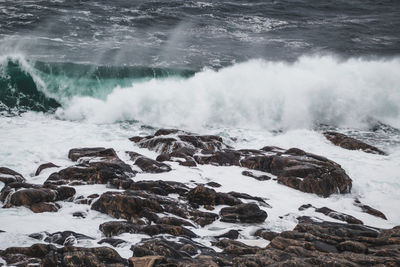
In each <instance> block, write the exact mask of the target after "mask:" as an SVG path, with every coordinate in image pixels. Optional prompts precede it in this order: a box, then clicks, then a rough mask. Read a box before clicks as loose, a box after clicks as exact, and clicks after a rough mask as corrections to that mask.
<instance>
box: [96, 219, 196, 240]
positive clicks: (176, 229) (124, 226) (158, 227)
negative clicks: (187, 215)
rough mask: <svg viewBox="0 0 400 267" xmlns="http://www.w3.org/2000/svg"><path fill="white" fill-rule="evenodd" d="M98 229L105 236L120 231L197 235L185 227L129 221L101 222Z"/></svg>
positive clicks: (152, 234)
mask: <svg viewBox="0 0 400 267" xmlns="http://www.w3.org/2000/svg"><path fill="white" fill-rule="evenodd" d="M99 229H100V231H101V232H102V233H103V234H104V235H105V236H107V237H112V236H115V235H120V234H122V233H132V234H136V233H140V234H147V235H150V236H154V235H159V234H170V235H173V236H187V237H191V238H193V237H197V235H195V234H194V233H193V232H192V231H190V230H189V229H187V228H185V227H182V226H175V225H168V224H152V225H138V224H133V223H129V222H122V221H111V222H106V223H103V224H101V225H100V226H99Z"/></svg>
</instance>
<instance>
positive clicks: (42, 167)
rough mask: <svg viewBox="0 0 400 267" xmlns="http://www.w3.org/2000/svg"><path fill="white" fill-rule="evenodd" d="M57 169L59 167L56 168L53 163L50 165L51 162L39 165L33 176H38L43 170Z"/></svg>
mask: <svg viewBox="0 0 400 267" xmlns="http://www.w3.org/2000/svg"><path fill="white" fill-rule="evenodd" d="M58 167H60V166H57V165H55V164H54V163H51V162H48V163H44V164H41V165H40V166H39V167H38V168H37V170H36V172H35V176H38V175H39V174H40V173H41V172H42V171H43V170H45V169H49V168H58Z"/></svg>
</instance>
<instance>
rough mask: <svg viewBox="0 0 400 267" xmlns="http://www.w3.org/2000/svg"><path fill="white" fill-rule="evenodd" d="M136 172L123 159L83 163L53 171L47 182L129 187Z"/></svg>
mask: <svg viewBox="0 0 400 267" xmlns="http://www.w3.org/2000/svg"><path fill="white" fill-rule="evenodd" d="M133 176H135V172H134V171H133V170H132V169H131V167H130V166H129V165H127V164H125V163H124V162H122V161H95V162H86V163H81V164H78V165H75V166H71V167H68V168H65V169H62V170H60V171H59V172H56V173H52V174H51V175H50V176H49V178H48V179H47V180H46V182H45V184H71V185H72V184H77V183H78V184H109V185H110V186H114V187H117V188H120V187H121V188H129V186H130V185H131V183H132V180H131V178H132V177H133Z"/></svg>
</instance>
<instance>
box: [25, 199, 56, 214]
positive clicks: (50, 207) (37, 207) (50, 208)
mask: <svg viewBox="0 0 400 267" xmlns="http://www.w3.org/2000/svg"><path fill="white" fill-rule="evenodd" d="M29 208H30V209H31V210H32V211H33V212H34V213H42V212H57V211H58V209H59V208H60V206H59V205H57V204H55V203H46V202H41V203H35V204H32V205H31V206H30V207H29Z"/></svg>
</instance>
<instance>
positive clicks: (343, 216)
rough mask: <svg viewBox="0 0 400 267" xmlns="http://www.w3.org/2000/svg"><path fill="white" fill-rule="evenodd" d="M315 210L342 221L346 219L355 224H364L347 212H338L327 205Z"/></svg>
mask: <svg viewBox="0 0 400 267" xmlns="http://www.w3.org/2000/svg"><path fill="white" fill-rule="evenodd" d="M315 212H319V213H322V214H325V215H326V216H329V217H331V218H334V219H336V220H340V221H344V222H347V223H353V224H363V222H362V221H361V220H359V219H357V218H355V217H353V216H351V215H348V214H345V213H341V212H337V211H334V210H332V209H330V208H327V207H322V208H319V209H315Z"/></svg>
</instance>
